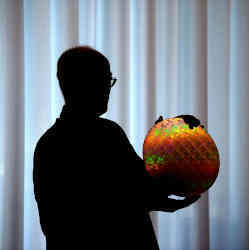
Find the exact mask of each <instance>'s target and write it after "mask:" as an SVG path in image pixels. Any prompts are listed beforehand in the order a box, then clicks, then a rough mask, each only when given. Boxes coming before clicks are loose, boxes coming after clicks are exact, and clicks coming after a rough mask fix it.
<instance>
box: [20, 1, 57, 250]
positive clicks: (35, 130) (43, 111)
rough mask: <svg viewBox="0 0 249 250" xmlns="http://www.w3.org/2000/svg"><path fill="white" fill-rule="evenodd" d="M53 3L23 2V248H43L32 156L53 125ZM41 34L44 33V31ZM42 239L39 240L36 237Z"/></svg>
mask: <svg viewBox="0 0 249 250" xmlns="http://www.w3.org/2000/svg"><path fill="white" fill-rule="evenodd" d="M50 28H51V19H50V2H49V0H45V1H31V0H25V1H24V38H25V40H24V56H25V60H24V67H25V97H24V99H25V100H24V101H25V171H24V173H25V176H24V183H25V189H24V249H25V250H32V249H37V250H40V249H44V248H45V241H44V236H43V235H42V234H40V230H41V229H40V222H39V215H38V209H37V205H36V202H35V201H34V194H33V180H32V170H33V154H34V149H35V145H36V143H37V141H38V139H39V137H40V136H41V135H42V134H43V133H44V132H45V131H46V129H47V128H48V126H49V125H50V124H51V84H52V83H51V43H50V37H51V32H50ZM41 31H42V32H41ZM38 234H39V235H40V237H37V235H38Z"/></svg>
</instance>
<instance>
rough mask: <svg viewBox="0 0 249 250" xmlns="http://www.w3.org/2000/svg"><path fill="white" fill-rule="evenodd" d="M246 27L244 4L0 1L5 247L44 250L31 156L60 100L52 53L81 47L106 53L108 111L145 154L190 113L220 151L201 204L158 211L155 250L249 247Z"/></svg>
mask: <svg viewBox="0 0 249 250" xmlns="http://www.w3.org/2000/svg"><path fill="white" fill-rule="evenodd" d="M248 24H249V1H248V0H155V1H149V0H57V1H56V0H54V1H53V0H42V1H40V0H0V117H1V119H0V249H1V250H17V249H18V250H19V249H20V250H23V249H24V250H42V249H45V239H44V237H43V235H42V232H41V228H40V224H39V216H38V210H37V206H36V203H35V199H34V195H33V183H32V169H33V152H34V146H35V144H36V142H37V140H38V139H39V137H40V136H41V135H42V134H43V133H44V132H45V131H46V130H47V129H48V128H49V127H50V126H51V125H52V124H53V123H54V122H55V119H56V118H57V117H58V116H59V114H60V112H61V108H62V105H63V104H64V102H63V97H62V94H61V92H60V89H59V85H58V81H57V79H56V62H57V59H58V57H59V55H60V53H62V52H63V51H64V50H65V49H67V48H69V47H72V46H75V45H79V44H87V45H90V46H93V47H94V48H96V49H97V50H99V51H100V52H102V53H104V54H105V55H106V56H107V58H108V59H109V60H110V63H111V69H112V72H113V75H114V76H115V77H117V78H118V82H117V83H116V85H115V86H114V87H113V88H112V90H111V94H110V101H109V105H108V112H107V113H106V114H104V115H102V117H105V118H108V119H111V120H114V121H116V122H117V123H119V124H120V125H121V126H122V128H123V129H124V130H125V131H126V133H127V135H128V137H129V139H130V141H131V143H132V144H133V146H134V148H135V150H136V151H137V153H138V154H139V155H140V156H141V157H142V146H143V141H144V138H145V136H146V134H147V132H148V130H149V129H150V128H151V127H152V125H153V124H154V122H155V120H156V119H157V118H158V117H159V115H163V117H164V118H166V117H172V116H176V115H178V114H192V115H195V116H196V117H198V118H199V119H200V120H201V121H202V123H203V124H204V125H205V127H206V128H207V129H208V132H209V134H210V135H211V136H212V138H213V139H214V140H215V142H216V145H217V147H218V149H219V153H220V161H221V165H220V172H219V175H218V178H217V180H216V182H215V183H214V185H213V186H212V187H211V188H210V190H209V191H208V192H206V193H204V194H203V195H202V197H201V199H200V200H199V201H198V202H196V203H195V204H193V205H191V206H189V207H188V208H185V209H182V210H179V211H177V212H175V213H163V212H158V213H157V212H155V213H151V217H152V219H153V225H154V228H155V231H156V233H157V237H158V241H159V245H160V249H161V250H166V249H167V250H178V249H179V250H204V249H212V250H221V249H226V250H246V249H249V241H248V235H249V181H248V179H249V133H248V130H247V128H248V127H249V112H248V110H249V98H248V96H249V70H248V69H249V29H248V27H249V26H248ZM82 98H84V93H82ZM82 115H84V110H83V111H82ZM162 198H163V197H162ZM97 238H98V235H96V239H97ZM117 249H118V248H117Z"/></svg>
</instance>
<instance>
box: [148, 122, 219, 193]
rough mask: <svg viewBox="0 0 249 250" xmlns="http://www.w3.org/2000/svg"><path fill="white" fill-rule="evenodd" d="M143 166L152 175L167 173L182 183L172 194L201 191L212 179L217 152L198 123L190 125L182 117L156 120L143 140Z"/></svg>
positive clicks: (212, 181) (214, 173) (209, 137)
mask: <svg viewBox="0 0 249 250" xmlns="http://www.w3.org/2000/svg"><path fill="white" fill-rule="evenodd" d="M143 159H144V162H145V166H146V170H147V171H148V172H149V174H150V175H151V176H153V178H157V177H159V178H162V177H163V176H170V177H171V178H172V179H173V180H174V178H176V179H177V180H180V182H181V183H183V187H184V188H182V190H181V191H180V192H175V193H174V194H175V195H178V196H185V195H189V194H201V193H203V192H205V191H207V190H208V189H209V188H210V187H211V186H212V185H213V183H214V182H215V180H216V178H217V176H218V172H219V166H220V160H219V153H218V150H217V147H216V144H215V142H214V141H213V139H212V138H211V136H210V135H209V134H208V133H207V132H206V130H205V129H204V128H202V127H201V126H198V127H194V128H193V129H190V128H189V126H188V124H186V123H185V122H184V120H183V119H182V118H168V119H165V120H163V121H161V122H159V123H157V124H155V125H154V126H153V127H152V128H151V129H150V130H149V132H148V134H147V136H146V138H145V140H144V144H143Z"/></svg>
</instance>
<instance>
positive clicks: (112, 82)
mask: <svg viewBox="0 0 249 250" xmlns="http://www.w3.org/2000/svg"><path fill="white" fill-rule="evenodd" d="M116 81H117V78H111V84H110V87H113V86H114V84H115V83H116Z"/></svg>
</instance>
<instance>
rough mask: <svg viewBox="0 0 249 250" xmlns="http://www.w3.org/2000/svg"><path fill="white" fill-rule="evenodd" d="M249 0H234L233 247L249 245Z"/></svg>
mask: <svg viewBox="0 0 249 250" xmlns="http://www.w3.org/2000/svg"><path fill="white" fill-rule="evenodd" d="M248 23H249V2H248V1H246V0H241V1H234V0H231V1H230V39H229V40H230V51H229V55H230V60H229V124H230V126H229V139H230V143H229V189H228V192H229V217H228V218H229V224H228V225H229V244H230V245H229V248H228V249H248V248H249V242H248V231H249V223H248V218H249V202H248V190H249V182H248V178H249V171H248V169H249V154H248V148H249V139H248V131H247V129H248V126H249V115H248V107H249V98H248V94H249V71H248V63H249V48H248V44H249V30H248Z"/></svg>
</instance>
